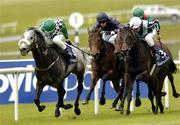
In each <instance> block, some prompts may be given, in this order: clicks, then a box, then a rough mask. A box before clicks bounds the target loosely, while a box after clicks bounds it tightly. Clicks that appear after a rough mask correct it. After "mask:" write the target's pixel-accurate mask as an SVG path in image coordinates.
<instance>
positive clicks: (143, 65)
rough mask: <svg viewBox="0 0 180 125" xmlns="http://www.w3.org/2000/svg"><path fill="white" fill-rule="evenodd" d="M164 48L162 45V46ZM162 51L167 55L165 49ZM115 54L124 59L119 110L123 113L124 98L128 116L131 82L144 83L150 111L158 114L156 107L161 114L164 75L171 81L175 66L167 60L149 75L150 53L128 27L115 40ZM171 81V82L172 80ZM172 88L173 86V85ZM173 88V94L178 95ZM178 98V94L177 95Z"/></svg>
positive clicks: (150, 66)
mask: <svg viewBox="0 0 180 125" xmlns="http://www.w3.org/2000/svg"><path fill="white" fill-rule="evenodd" d="M163 46H164V45H163ZM164 50H165V51H166V52H167V53H169V52H170V51H169V50H167V47H166V48H165V47H164ZM114 52H115V54H116V55H117V56H123V57H124V61H125V62H124V68H125V71H124V77H123V78H124V82H125V87H124V93H123V97H122V101H121V104H120V109H121V110H122V113H123V107H124V102H125V98H126V97H127V101H128V106H127V110H126V114H130V102H131V99H132V89H133V82H134V81H137V83H139V81H144V82H146V83H147V85H148V89H149V93H148V97H149V99H150V100H151V104H152V110H153V112H154V113H155V114H157V113H158V107H160V112H161V113H163V108H164V107H163V104H162V102H161V96H162V95H161V94H162V93H161V91H162V87H163V83H164V79H165V77H166V75H168V77H171V79H173V76H172V73H173V72H175V71H176V66H175V64H174V62H173V60H172V59H169V60H168V61H167V62H166V63H165V64H163V65H162V66H160V67H157V68H156V69H155V72H154V73H153V74H152V76H151V75H150V71H151V68H152V66H153V63H154V61H153V58H152V55H151V52H150V51H149V49H148V48H147V46H145V44H144V43H143V42H141V40H140V38H139V36H138V34H136V33H134V32H133V31H132V30H131V29H130V28H129V27H124V28H122V29H121V30H120V31H119V32H118V34H117V38H116V43H115V51H114ZM172 81H173V80H172ZM171 84H173V85H172V86H174V83H171ZM172 88H174V91H175V92H174V93H176V94H178V93H177V92H176V90H175V87H172ZM153 94H154V95H155V97H156V106H154V104H153V98H154V96H153ZM177 96H179V94H178V95H177Z"/></svg>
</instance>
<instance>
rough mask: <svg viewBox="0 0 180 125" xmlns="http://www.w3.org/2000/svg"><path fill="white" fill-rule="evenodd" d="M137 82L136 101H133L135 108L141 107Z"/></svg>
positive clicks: (137, 83)
mask: <svg viewBox="0 0 180 125" xmlns="http://www.w3.org/2000/svg"><path fill="white" fill-rule="evenodd" d="M139 82H140V81H136V100H135V106H136V107H139V106H140V105H141V100H140V98H139V97H140V90H139Z"/></svg>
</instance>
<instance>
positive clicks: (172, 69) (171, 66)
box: [170, 60, 177, 73]
mask: <svg viewBox="0 0 180 125" xmlns="http://www.w3.org/2000/svg"><path fill="white" fill-rule="evenodd" d="M170 71H171V73H176V72H177V67H176V64H175V63H174V61H173V60H171V62H170Z"/></svg>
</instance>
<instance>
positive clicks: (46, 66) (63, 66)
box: [18, 27, 86, 117]
mask: <svg viewBox="0 0 180 125" xmlns="http://www.w3.org/2000/svg"><path fill="white" fill-rule="evenodd" d="M18 46H19V50H20V52H21V54H22V55H23V56H25V55H26V54H28V52H29V51H31V52H32V55H33V58H34V60H35V65H36V67H35V75H36V77H37V83H36V95H35V99H34V102H35V104H36V106H37V108H38V110H39V111H40V112H42V111H43V110H44V108H45V106H44V105H40V96H41V93H42V90H43V88H44V86H45V85H49V86H52V87H54V88H56V89H57V94H58V102H57V104H56V109H55V117H59V116H60V115H61V112H60V110H59V109H60V107H61V108H64V109H70V108H72V105H71V104H64V101H63V98H64V95H65V93H66V91H65V89H64V86H63V81H64V79H65V78H66V77H67V76H68V75H69V74H70V73H74V74H75V75H76V76H77V80H78V87H77V92H78V93H77V97H76V100H75V103H74V105H75V108H74V112H75V113H76V115H80V113H81V111H80V109H79V98H80V95H81V93H82V90H83V85H82V82H83V77H84V71H85V67H86V57H85V55H84V54H83V53H82V52H81V51H79V50H78V49H76V48H73V49H74V51H75V52H76V53H77V57H78V59H77V60H78V61H77V63H73V64H69V65H68V64H67V62H66V60H65V58H64V56H63V54H62V53H59V52H58V51H57V50H56V49H55V48H54V47H53V46H48V45H47V43H46V42H45V38H44V34H43V32H41V31H39V30H38V29H36V28H34V27H31V28H28V29H27V30H26V31H25V33H24V35H23V36H22V38H21V40H20V41H19V43H18ZM58 49H60V48H58Z"/></svg>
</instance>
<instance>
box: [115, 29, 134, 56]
mask: <svg viewBox="0 0 180 125" xmlns="http://www.w3.org/2000/svg"><path fill="white" fill-rule="evenodd" d="M134 43H135V33H134V32H133V31H132V30H131V28H130V27H123V28H122V29H120V30H119V31H118V33H117V37H116V42H115V50H114V53H115V54H116V56H118V57H123V56H125V55H127V53H128V52H129V51H130V50H131V49H132V47H133V46H134Z"/></svg>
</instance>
